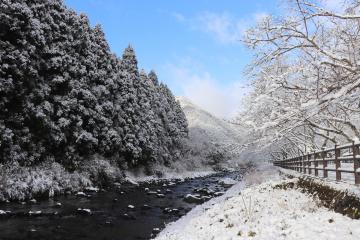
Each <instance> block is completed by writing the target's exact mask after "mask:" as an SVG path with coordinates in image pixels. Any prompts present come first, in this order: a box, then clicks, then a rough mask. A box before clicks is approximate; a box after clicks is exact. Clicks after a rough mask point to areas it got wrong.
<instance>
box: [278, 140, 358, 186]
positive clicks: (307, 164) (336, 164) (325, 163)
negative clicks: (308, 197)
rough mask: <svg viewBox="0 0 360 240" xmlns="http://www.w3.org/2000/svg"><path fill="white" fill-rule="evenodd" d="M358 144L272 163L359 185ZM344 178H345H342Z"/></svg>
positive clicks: (336, 147)
mask: <svg viewBox="0 0 360 240" xmlns="http://www.w3.org/2000/svg"><path fill="white" fill-rule="evenodd" d="M359 147H360V143H355V142H353V143H350V144H346V145H342V146H337V145H335V147H334V148H329V149H324V150H321V151H315V152H312V153H308V154H306V155H303V156H299V157H295V158H289V159H284V160H281V161H274V162H273V164H274V165H275V166H279V167H282V168H286V169H292V170H295V171H298V172H301V173H307V174H314V175H315V176H319V177H324V178H328V177H329V175H330V174H332V173H335V179H336V180H337V181H340V180H351V181H354V182H355V184H360V151H359ZM344 177H345V178H344Z"/></svg>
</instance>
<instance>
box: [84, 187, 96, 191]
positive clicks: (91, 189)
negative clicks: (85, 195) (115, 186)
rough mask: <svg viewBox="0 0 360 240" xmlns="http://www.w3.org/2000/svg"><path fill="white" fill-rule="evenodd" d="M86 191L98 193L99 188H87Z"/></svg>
mask: <svg viewBox="0 0 360 240" xmlns="http://www.w3.org/2000/svg"><path fill="white" fill-rule="evenodd" d="M85 191H87V192H98V191H99V188H97V187H87V188H85Z"/></svg>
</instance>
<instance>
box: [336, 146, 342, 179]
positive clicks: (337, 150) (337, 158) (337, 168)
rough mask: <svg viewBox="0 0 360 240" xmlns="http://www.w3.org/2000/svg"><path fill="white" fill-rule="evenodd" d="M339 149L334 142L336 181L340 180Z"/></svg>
mask: <svg viewBox="0 0 360 240" xmlns="http://www.w3.org/2000/svg"><path fill="white" fill-rule="evenodd" d="M339 157H340V149H338V148H337V144H335V168H336V181H340V180H341V172H340V171H339V168H340V167H341V163H340V159H339Z"/></svg>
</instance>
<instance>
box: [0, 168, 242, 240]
mask: <svg viewBox="0 0 360 240" xmlns="http://www.w3.org/2000/svg"><path fill="white" fill-rule="evenodd" d="M244 172H245V169H244V170H242V171H238V172H222V173H217V174H214V175H211V176H207V177H201V178H196V179H188V180H185V181H172V182H169V181H164V182H156V183H143V184H140V185H138V186H137V185H130V184H129V185H127V184H123V185H121V186H119V187H118V188H117V189H116V190H114V189H113V190H107V191H99V192H85V193H84V195H82V194H78V196H75V195H70V196H59V197H56V198H54V199H51V200H44V201H37V202H35V201H33V202H27V203H2V204H0V209H1V210H3V211H8V212H7V213H6V214H3V215H1V214H0V239H1V240H10V239H11V240H15V239H16V240H20V239H37V240H40V239H46V240H50V239H51V240H55V239H59V240H60V239H61V240H75V239H76V240H82V239H84V240H85V239H87V240H88V239H94V240H95V239H96V240H113V239H114V240H115V239H119V240H120V239H121V240H135V239H150V238H151V237H153V236H155V235H156V234H157V232H158V231H159V230H161V229H163V228H164V226H165V224H166V223H169V222H172V221H175V220H177V219H178V218H180V217H181V216H183V215H184V214H186V213H187V212H188V211H190V210H191V209H192V208H193V207H195V206H196V205H197V204H200V203H201V202H203V201H207V200H209V199H210V198H212V197H215V196H218V195H221V194H222V193H223V192H224V191H226V189H227V188H228V187H229V186H227V185H226V184H224V183H221V181H219V180H221V179H223V178H224V177H226V178H230V179H235V180H239V179H240V178H241V177H242V175H243V174H244ZM188 194H191V195H188ZM186 196H187V197H186Z"/></svg>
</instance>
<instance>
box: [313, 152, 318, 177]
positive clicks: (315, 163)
mask: <svg viewBox="0 0 360 240" xmlns="http://www.w3.org/2000/svg"><path fill="white" fill-rule="evenodd" d="M317 157H318V154H317V153H316V152H315V151H314V161H315V162H314V167H315V176H318V175H319V170H318V169H317V168H318V161H317Z"/></svg>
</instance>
